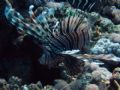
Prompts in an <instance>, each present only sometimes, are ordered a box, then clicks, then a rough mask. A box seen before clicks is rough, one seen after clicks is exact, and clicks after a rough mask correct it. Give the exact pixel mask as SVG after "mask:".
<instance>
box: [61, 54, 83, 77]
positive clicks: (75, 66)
mask: <svg viewBox="0 0 120 90" xmlns="http://www.w3.org/2000/svg"><path fill="white" fill-rule="evenodd" d="M63 56H64V60H63V63H64V65H65V68H66V70H67V72H68V73H69V74H70V75H77V74H80V73H82V72H83V69H84V65H85V63H84V61H82V60H80V59H77V58H76V57H73V56H70V55H66V54H65V55H63Z"/></svg>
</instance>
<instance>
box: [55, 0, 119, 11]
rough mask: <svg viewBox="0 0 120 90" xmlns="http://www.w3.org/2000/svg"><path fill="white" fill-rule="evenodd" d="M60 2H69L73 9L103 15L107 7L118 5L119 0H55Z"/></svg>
mask: <svg viewBox="0 0 120 90" xmlns="http://www.w3.org/2000/svg"><path fill="white" fill-rule="evenodd" d="M55 1H58V2H61V1H63V2H67V3H69V4H70V5H71V6H72V7H73V8H79V9H81V10H83V11H87V12H98V13H101V12H102V10H103V9H104V8H105V7H106V6H112V5H116V3H117V2H118V1H117V0H55Z"/></svg>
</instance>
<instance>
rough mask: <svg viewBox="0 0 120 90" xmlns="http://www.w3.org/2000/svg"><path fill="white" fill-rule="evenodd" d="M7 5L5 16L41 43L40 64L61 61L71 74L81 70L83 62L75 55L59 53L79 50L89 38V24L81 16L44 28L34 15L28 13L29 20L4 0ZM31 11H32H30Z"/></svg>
mask: <svg viewBox="0 0 120 90" xmlns="http://www.w3.org/2000/svg"><path fill="white" fill-rule="evenodd" d="M6 2H7V4H8V6H7V7H6V9H5V16H6V18H7V19H8V20H9V21H10V22H11V23H12V24H13V25H15V26H16V27H17V28H18V30H22V31H24V32H25V33H26V34H28V35H31V36H33V37H34V38H36V39H37V40H38V41H42V43H43V55H42V56H41V58H40V59H39V61H40V63H41V64H47V65H49V66H50V67H51V66H54V65H56V64H58V63H61V62H63V63H64V64H65V66H66V68H67V69H68V71H69V72H70V73H72V74H75V73H78V72H80V71H82V68H80V67H83V66H84V62H83V61H80V60H78V59H77V58H75V57H72V56H69V55H64V54H61V52H62V51H66V50H74V49H79V50H81V49H82V48H83V47H84V46H86V44H88V42H89V40H90V30H91V28H90V25H89V22H88V21H87V19H86V18H85V17H83V16H71V17H66V18H64V19H62V20H60V24H59V25H60V28H59V30H54V31H52V30H48V29H47V30H45V29H43V28H42V26H41V24H40V23H38V22H37V21H36V20H35V18H34V17H33V16H34V15H33V14H32V15H31V14H30V19H31V21H29V20H27V19H25V18H24V17H23V16H22V15H21V14H20V13H18V12H17V11H15V9H13V8H12V6H11V5H10V3H9V2H8V1H7V0H6ZM31 13H32V12H31Z"/></svg>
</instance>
